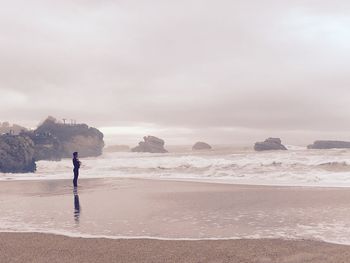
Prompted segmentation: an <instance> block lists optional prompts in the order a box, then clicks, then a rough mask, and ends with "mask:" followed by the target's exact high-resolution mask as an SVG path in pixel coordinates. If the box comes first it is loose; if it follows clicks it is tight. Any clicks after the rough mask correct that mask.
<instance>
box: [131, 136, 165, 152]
mask: <svg viewBox="0 0 350 263" xmlns="http://www.w3.org/2000/svg"><path fill="white" fill-rule="evenodd" d="M143 140H144V141H143V142H139V145H138V146H136V147H135V148H132V149H131V151H133V152H148V153H167V152H168V151H167V150H165V149H164V144H165V142H164V141H163V140H162V139H159V138H157V137H154V136H147V137H146V136H145V137H143Z"/></svg>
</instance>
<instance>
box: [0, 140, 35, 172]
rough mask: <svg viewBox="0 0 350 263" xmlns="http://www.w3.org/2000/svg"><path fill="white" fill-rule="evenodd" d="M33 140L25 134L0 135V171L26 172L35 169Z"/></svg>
mask: <svg viewBox="0 0 350 263" xmlns="http://www.w3.org/2000/svg"><path fill="white" fill-rule="evenodd" d="M34 151H35V150H34V142H33V141H32V140H31V139H30V138H29V137H28V136H25V135H9V134H6V135H1V136H0V172H3V173H28V172H34V171H35V170H36V164H35V160H34Z"/></svg>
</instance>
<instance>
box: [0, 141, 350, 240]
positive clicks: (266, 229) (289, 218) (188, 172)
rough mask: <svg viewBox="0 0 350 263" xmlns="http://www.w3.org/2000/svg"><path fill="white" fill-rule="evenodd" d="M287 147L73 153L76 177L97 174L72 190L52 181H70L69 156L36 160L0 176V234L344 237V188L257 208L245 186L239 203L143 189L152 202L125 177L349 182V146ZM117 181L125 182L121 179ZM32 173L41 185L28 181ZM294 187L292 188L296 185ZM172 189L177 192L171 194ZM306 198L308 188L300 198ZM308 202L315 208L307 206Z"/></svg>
mask: <svg viewBox="0 0 350 263" xmlns="http://www.w3.org/2000/svg"><path fill="white" fill-rule="evenodd" d="M287 148H288V150H287V151H266V152H255V151H254V150H253V149H251V148H249V147H240V148H238V147H229V146H225V147H215V148H214V150H210V151H200V152H193V151H192V150H191V149H190V148H189V147H187V148H186V147H180V148H176V149H175V148H174V149H173V150H172V151H171V152H170V153H165V154H151V153H133V152H106V153H104V154H103V155H102V156H99V157H94V158H82V159H81V161H82V167H81V171H80V179H87V178H105V179H106V180H86V181H85V183H83V184H82V187H79V192H75V190H74V189H73V188H72V185H71V181H67V180H61V179H70V180H71V179H72V160H71V159H64V160H62V161H59V162H54V161H39V162H37V172H36V173H27V174H0V181H4V182H3V183H2V184H1V182H0V186H1V188H0V232H41V233H51V234H60V235H66V236H73V237H85V238H90V237H103V238H156V239H180V240H193V239H195V240H202V239H237V238H287V239H316V240H323V241H328V242H333V243H341V244H350V217H349V216H348V215H350V205H348V204H347V203H346V202H345V201H344V200H347V196H348V194H347V191H342V193H340V195H344V200H343V201H341V202H338V201H334V202H333V201H332V200H327V202H326V203H324V204H323V203H321V204H320V203H319V202H318V201H317V200H314V199H312V200H299V199H298V198H297V199H296V200H299V201H300V203H298V205H293V204H289V201H288V199H283V200H284V201H282V202H280V204H278V202H274V201H273V200H270V199H265V200H261V202H262V203H264V206H265V208H266V209H265V210H264V209H263V208H261V207H259V203H260V201H259V202H256V200H255V201H254V200H253V199H252V200H251V199H249V195H244V191H243V192H242V195H243V196H245V198H246V202H247V206H246V207H243V208H244V209H243V208H242V207H241V208H239V206H236V205H235V204H236V203H235V200H233V199H232V200H231V197H230V196H228V199H227V198H226V199H225V200H226V201H225V203H222V202H221V201H220V200H221V199H220V198H221V196H226V197H227V195H230V192H224V193H215V192H213V194H212V198H213V200H207V199H205V198H201V192H200V191H199V192H198V196H195V197H196V198H194V199H191V198H189V199H188V198H186V195H187V194H189V193H186V191H184V192H183V194H180V195H173V194H172V193H171V192H163V194H162V195H159V194H158V195H157V196H154V197H153V195H150V196H148V198H151V199H148V200H153V201H154V202H153V201H152V202H149V201H146V200H144V198H143V193H142V192H138V188H137V187H134V186H133V185H132V183H129V182H128V181H127V180H128V179H127V178H142V179H155V180H176V181H195V182H206V183H213V184H222V183H224V184H239V185H242V186H245V185H255V186H261V188H262V189H263V188H266V187H265V186H278V187H277V188H276V189H277V191H278V189H279V187H282V188H284V187H285V186H287V187H291V188H292V189H291V190H290V191H295V193H296V194H297V193H298V191H299V190H297V189H306V191H310V193H315V191H316V192H317V191H326V193H327V192H328V191H331V190H329V189H333V187H343V188H346V187H350V149H331V150H309V149H306V148H305V147H300V146H293V145H289V146H288V145H287ZM123 178H126V179H127V180H124V181H126V183H123V184H120V183H119V182H120V181H121V180H123ZM116 179H117V180H116ZM38 180H40V181H41V182H39V183H38V182H34V181H38ZM57 180H58V181H57ZM118 180H119V181H118ZM6 181H9V182H10V181H18V182H16V183H15V184H13V183H11V182H10V183H6ZM28 181H32V182H28ZM97 181H98V182H97ZM134 181H135V180H134ZM95 184H104V185H102V186H98V185H95ZM28 185H30V187H28ZM294 186H298V187H297V188H295V189H296V190H293V189H294ZM101 189H102V190H101ZM257 189H258V191H260V190H259V188H257ZM248 190H249V189H247V191H248ZM341 190H346V189H341ZM164 191H166V189H164ZM179 191H181V189H180V190H179ZM262 191H263V190H262ZM303 191H304V190H303ZM175 196H176V198H180V197H181V198H182V197H183V198H184V199H183V200H182V201H181V200H178V199H172V198H175ZM235 196H236V197H239V198H241V197H240V195H237V194H236V195H235ZM329 196H330V197H332V195H331V194H330V195H329ZM262 197H263V196H262ZM310 197H312V194H310V195H309V197H307V199H309V198H310ZM152 198H154V199H152ZM159 198H167V200H168V201H167V204H168V206H163V205H162V204H163V203H162V202H159V203H157V200H159ZM265 198H269V197H268V196H266V197H265ZM281 198H282V196H281ZM176 200H177V201H176ZM227 200H229V202H228V201H227ZM242 200H243V199H242ZM244 200H245V199H244ZM267 200H270V201H267ZM175 201H176V202H175ZM299 201H298V202H299ZM308 201H310V202H308ZM328 201H329V202H328ZM205 202H209V203H208V204H207V203H205ZM266 202H267V203H266ZM315 203H317V206H313V204H315ZM270 204H271V205H270ZM284 204H285V205H284Z"/></svg>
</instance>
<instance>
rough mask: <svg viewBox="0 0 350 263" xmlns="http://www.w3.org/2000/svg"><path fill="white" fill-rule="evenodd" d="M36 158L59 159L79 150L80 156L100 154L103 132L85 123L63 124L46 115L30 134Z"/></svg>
mask: <svg viewBox="0 0 350 263" xmlns="http://www.w3.org/2000/svg"><path fill="white" fill-rule="evenodd" d="M31 138H32V140H33V141H34V143H35V150H36V151H35V156H36V160H60V159H61V158H70V157H72V153H73V152H75V151H77V152H79V156H80V157H93V156H99V155H101V154H102V149H103V147H104V141H103V133H102V132H100V131H99V130H98V129H96V128H93V127H89V126H88V125H86V124H73V125H71V124H63V123H59V122H57V121H56V119H55V118H52V117H48V118H47V119H46V120H45V121H44V122H43V123H42V124H40V125H39V126H38V128H37V129H36V130H34V132H32V135H31Z"/></svg>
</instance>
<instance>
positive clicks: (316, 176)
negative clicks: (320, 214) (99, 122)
mask: <svg viewBox="0 0 350 263" xmlns="http://www.w3.org/2000/svg"><path fill="white" fill-rule="evenodd" d="M287 147H288V151H271V152H269V151H267V152H254V151H253V150H252V149H250V148H237V147H217V148H216V150H211V151H204V152H192V151H191V150H190V149H189V147H173V148H171V151H172V152H171V153H166V154H150V153H132V152H115V153H104V154H103V155H102V156H100V157H97V158H85V159H81V160H82V162H83V165H82V169H81V175H80V178H81V179H83V178H114V177H117V178H128V177H129V178H130V177H131V178H149V179H171V180H195V181H205V182H224V183H233V184H252V185H290V186H340V187H342V186H345V187H348V186H350V173H349V172H350V163H349V160H350V150H346V149H334V150H308V149H306V148H305V147H298V146H287ZM70 178H72V163H71V160H70V159H64V160H62V161H60V162H51V161H39V162H38V163H37V172H36V173H29V174H0V180H36V179H43V180H46V179H70Z"/></svg>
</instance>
